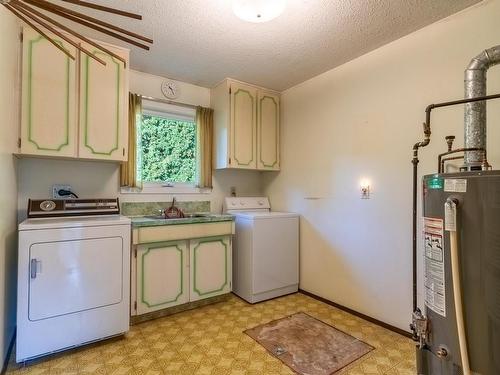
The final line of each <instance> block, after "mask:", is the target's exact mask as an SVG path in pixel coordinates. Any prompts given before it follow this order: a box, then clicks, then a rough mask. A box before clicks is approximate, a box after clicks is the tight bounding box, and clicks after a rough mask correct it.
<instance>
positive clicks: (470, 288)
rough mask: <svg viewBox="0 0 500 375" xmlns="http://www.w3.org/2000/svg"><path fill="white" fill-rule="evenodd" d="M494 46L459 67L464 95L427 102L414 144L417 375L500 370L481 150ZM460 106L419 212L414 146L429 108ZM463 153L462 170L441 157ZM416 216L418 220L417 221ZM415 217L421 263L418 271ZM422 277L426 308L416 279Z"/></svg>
mask: <svg viewBox="0 0 500 375" xmlns="http://www.w3.org/2000/svg"><path fill="white" fill-rule="evenodd" d="M499 63H500V45H499V46H495V47H492V48H489V49H487V50H484V51H483V52H481V53H480V54H479V55H477V56H476V57H474V58H473V59H472V60H471V62H470V64H469V65H468V67H467V69H466V70H465V77H464V78H465V79H464V82H465V98H464V99H460V100H455V101H450V102H443V103H438V104H431V105H429V106H428V107H427V108H426V120H425V122H424V139H423V140H422V141H420V142H418V143H416V144H415V145H414V146H413V160H412V163H413V238H412V239H413V315H412V323H411V325H410V327H411V329H412V332H413V338H414V339H415V341H417V342H418V344H417V345H416V357H417V372H418V374H419V375H473V374H474V375H500V171H495V170H492V167H491V166H490V164H489V163H488V160H487V150H486V144H487V142H486V102H487V101H489V100H492V99H498V98H500V94H495V95H486V93H487V91H486V74H487V71H488V69H489V68H490V67H491V66H493V65H496V64H499ZM454 105H465V115H464V147H463V148H457V149H453V141H454V139H455V137H454V136H448V137H446V142H447V144H448V150H447V152H444V153H442V154H440V155H439V157H438V163H437V167H438V168H437V173H436V174H432V175H427V176H424V177H423V179H422V186H421V191H422V203H423V204H422V212H421V215H419V213H418V199H417V197H418V191H419V189H418V169H417V168H418V163H419V159H418V152H419V149H420V148H422V147H425V146H427V145H428V144H429V143H430V141H431V125H430V124H431V111H432V110H433V109H436V108H440V107H448V106H454ZM460 159H463V164H462V166H461V167H460V168H459V170H460V172H456V173H444V172H445V171H446V165H447V164H446V163H448V162H450V161H457V160H460ZM420 220H421V221H420ZM419 222H420V223H421V224H422V229H423V230H422V240H423V241H422V244H423V249H422V253H423V262H422V263H423V267H422V269H418V270H417V254H418V247H417V244H418V237H419V233H418V232H419V231H418V228H419V225H418V224H419ZM419 276H420V277H422V276H423V279H424V283H423V284H424V285H423V290H422V296H423V299H424V307H423V308H422V309H420V308H419V306H418V304H417V280H418V279H419Z"/></svg>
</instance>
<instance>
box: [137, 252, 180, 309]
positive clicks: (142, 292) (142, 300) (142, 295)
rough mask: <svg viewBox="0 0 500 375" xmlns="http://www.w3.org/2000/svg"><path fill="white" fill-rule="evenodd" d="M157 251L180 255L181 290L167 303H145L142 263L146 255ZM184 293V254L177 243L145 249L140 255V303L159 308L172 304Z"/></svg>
mask: <svg viewBox="0 0 500 375" xmlns="http://www.w3.org/2000/svg"><path fill="white" fill-rule="evenodd" d="M158 249H165V250H167V249H173V250H175V251H178V252H179V253H180V260H181V261H180V269H181V275H180V282H181V283H180V285H181V288H180V290H179V293H178V294H177V296H176V297H175V298H174V299H172V300H169V301H164V302H159V303H152V302H151V303H150V302H148V301H146V299H145V297H144V296H145V295H146V287H145V282H144V274H145V270H144V261H145V259H146V255H148V254H149V253H150V252H151V250H158ZM183 293H184V254H183V251H182V249H181V248H180V247H179V246H178V244H177V243H171V244H168V243H167V244H163V245H162V246H151V247H148V248H147V251H146V252H145V253H144V254H142V256H141V302H142V303H144V304H145V305H146V306H147V307H156V306H160V305H165V304H167V303H173V302H176V301H177V300H178V299H179V297H180V296H182V294H183Z"/></svg>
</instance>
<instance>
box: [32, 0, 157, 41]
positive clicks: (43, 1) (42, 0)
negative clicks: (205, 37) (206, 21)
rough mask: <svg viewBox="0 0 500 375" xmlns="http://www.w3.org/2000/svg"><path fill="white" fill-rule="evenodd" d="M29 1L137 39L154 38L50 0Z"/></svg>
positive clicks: (51, 10) (147, 39)
mask: <svg viewBox="0 0 500 375" xmlns="http://www.w3.org/2000/svg"><path fill="white" fill-rule="evenodd" d="M29 2H30V3H38V4H40V5H43V6H44V7H45V9H46V10H48V11H49V12H54V10H57V11H59V12H63V13H66V14H70V15H72V16H74V17H77V18H81V19H84V20H86V21H89V22H92V23H95V24H97V25H100V26H103V27H107V28H108V29H111V30H115V31H118V32H120V33H122V34H125V35H128V36H131V37H133V38H136V39H139V40H143V41H145V42H147V43H153V39H150V38H147V37H145V36H142V35H139V34H136V33H133V32H131V31H128V30H125V29H122V28H121V27H118V26H115V25H113V24H110V23H108V22H104V21H101V20H99V19H97V18H94V17H90V16H87V15H86V14H83V13H80V12H76V11H74V10H71V9H68V8H65V7H62V6H59V5H56V4H53V3H50V2H48V1H46V0H30V1H29ZM33 5H35V4H33Z"/></svg>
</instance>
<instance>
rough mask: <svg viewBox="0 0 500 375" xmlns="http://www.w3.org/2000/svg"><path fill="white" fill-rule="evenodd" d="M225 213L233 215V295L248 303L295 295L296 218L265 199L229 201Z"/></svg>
mask: <svg viewBox="0 0 500 375" xmlns="http://www.w3.org/2000/svg"><path fill="white" fill-rule="evenodd" d="M224 211H225V212H226V213H230V214H233V215H235V225H236V229H235V237H234V241H233V292H234V293H236V294H237V295H238V296H240V297H241V298H243V299H245V300H246V301H248V302H250V303H255V302H260V301H264V300H267V299H271V298H275V297H279V296H282V295H285V294H290V293H295V292H297V291H298V286H299V215H298V214H296V213H290V212H276V211H271V205H270V203H269V199H268V198H266V197H228V198H226V199H225V201H224Z"/></svg>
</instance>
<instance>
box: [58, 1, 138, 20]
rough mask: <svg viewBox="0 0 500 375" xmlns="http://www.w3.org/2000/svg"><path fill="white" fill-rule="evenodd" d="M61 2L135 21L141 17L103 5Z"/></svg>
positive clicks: (85, 2) (83, 2) (84, 2)
mask: <svg viewBox="0 0 500 375" xmlns="http://www.w3.org/2000/svg"><path fill="white" fill-rule="evenodd" d="M62 1H65V2H67V3H71V4H76V5H80V6H82V7H87V8H92V9H97V10H101V11H103V12H108V13H113V14H118V15H120V16H124V17H129V18H135V19H136V20H142V16H141V15H140V14H135V13H130V12H125V11H124V10H119V9H115V8H109V7H105V6H103V5H98V4H94V3H89V2H87V1H81V0H62Z"/></svg>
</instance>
